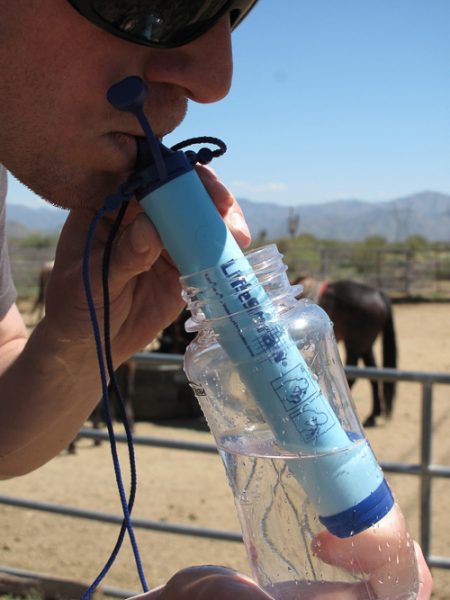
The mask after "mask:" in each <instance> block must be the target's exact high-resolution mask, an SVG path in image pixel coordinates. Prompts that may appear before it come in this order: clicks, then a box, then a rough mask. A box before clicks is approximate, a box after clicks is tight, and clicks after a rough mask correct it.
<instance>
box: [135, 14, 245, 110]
mask: <svg viewBox="0 0 450 600" xmlns="http://www.w3.org/2000/svg"><path fill="white" fill-rule="evenodd" d="M230 33H231V31H230V23H229V18H228V16H225V17H223V18H222V19H221V20H220V21H218V22H217V23H216V24H215V25H214V27H212V28H211V29H210V30H209V31H207V32H206V33H205V34H203V35H202V36H200V37H199V38H197V39H196V40H194V41H193V42H191V43H190V44H186V45H185V46H181V47H179V48H174V49H171V50H158V51H156V53H152V56H151V57H149V60H148V64H147V67H146V71H145V77H146V79H147V81H148V82H149V83H155V82H162V83H169V84H173V85H176V86H178V87H180V88H183V90H184V93H185V95H186V97H187V98H189V99H191V100H194V101H195V102H201V103H207V102H216V101H217V100H221V99H222V98H223V97H224V96H226V95H227V93H228V91H229V89H230V85H231V77H232V72H233V61H232V52H231V35H230Z"/></svg>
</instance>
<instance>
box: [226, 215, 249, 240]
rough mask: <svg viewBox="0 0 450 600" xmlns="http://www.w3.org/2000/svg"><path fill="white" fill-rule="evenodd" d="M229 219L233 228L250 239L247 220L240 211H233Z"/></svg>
mask: <svg viewBox="0 0 450 600" xmlns="http://www.w3.org/2000/svg"><path fill="white" fill-rule="evenodd" d="M229 220H230V223H231V225H232V227H233V229H236V230H237V231H239V232H240V233H241V234H242V235H244V236H245V237H247V238H249V239H250V238H251V235H250V230H249V228H248V226H247V223H246V222H245V219H244V217H243V216H242V215H241V214H240V213H238V212H232V213H231V214H230V215H229Z"/></svg>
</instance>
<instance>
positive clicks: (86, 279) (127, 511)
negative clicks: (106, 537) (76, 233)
mask: <svg viewBox="0 0 450 600" xmlns="http://www.w3.org/2000/svg"><path fill="white" fill-rule="evenodd" d="M130 197H131V194H127V193H125V192H122V193H120V194H116V195H114V196H111V197H109V198H108V199H107V200H106V201H105V204H104V205H103V206H102V208H100V209H99V210H98V212H97V213H96V214H95V216H94V217H93V219H92V221H91V224H90V226H89V230H88V234H87V237H86V243H85V248H84V255H83V284H84V289H85V293H86V300H87V304H88V308H89V314H90V318H91V324H92V329H93V334H94V339H95V345H96V351H97V360H98V365H99V370H100V378H101V384H102V400H103V406H104V409H105V414H106V425H107V428H108V434H109V440H110V445H111V454H112V459H113V465H114V471H115V476H116V482H117V487H118V490H119V495H120V500H121V504H122V511H123V514H124V520H123V522H122V526H121V529H120V532H119V535H118V538H117V541H116V544H115V546H114V549H113V551H112V552H111V555H110V557H109V559H108V560H107V562H106V563H105V565H104V567H103V569H102V570H101V572H100V573H99V575H98V576H97V578H96V579H95V581H94V582H93V583H92V584H91V585H90V587H89V588H88V590H87V591H86V592H85V593H84V594H83V597H82V600H86V599H87V598H89V597H90V596H91V595H92V593H93V592H94V591H95V589H96V588H97V587H98V585H99V583H100V582H101V581H102V579H103V578H104V577H105V575H106V574H107V573H108V571H109V569H110V568H111V566H112V564H113V563H114V560H115V559H116V557H117V554H118V553H119V550H120V547H121V545H122V542H123V539H124V536H125V531H128V535H129V538H130V542H131V546H132V549H133V553H134V557H135V562H136V566H137V570H138V573H139V578H140V580H141V585H142V588H143V590H144V592H146V591H148V585H147V582H146V579H145V575H144V572H143V568H142V562H141V558H140V555H139V549H138V546H137V542H136V538H135V535H134V530H133V526H132V523H131V517H130V515H131V510H132V508H133V504H134V500H135V496H136V465H135V456H134V448H133V438H132V433H131V430H130V427H129V423H128V420H127V416H126V412H125V408H124V404H123V399H122V396H121V394H120V390H119V387H118V385H117V380H116V377H115V375H114V368H113V365H112V358H111V344H110V332H109V289H108V285H106V287H105V281H106V282H107V279H108V271H109V258H110V255H111V246H112V242H113V239H114V237H115V234H116V233H117V230H118V228H119V225H120V222H121V220H122V218H123V215H124V213H125V210H126V206H127V205H128V202H127V201H128V200H129V198H130ZM122 203H124V204H123V205H122V206H121V210H120V211H119V214H118V216H117V218H116V221H115V222H114V225H113V228H112V230H111V232H110V235H109V237H108V240H107V244H106V246H105V254H104V258H103V265H102V279H103V286H104V289H103V295H104V329H105V357H106V360H107V366H108V372H109V375H110V378H111V381H112V384H113V387H114V390H115V392H116V394H117V397H118V398H119V407H120V412H121V416H122V420H123V423H124V426H125V430H126V434H127V440H128V451H129V459H130V470H131V489H130V495H129V500H128V502H127V499H126V496H125V490H124V486H123V480H122V474H121V470H120V461H119V457H118V454H117V446H116V442H115V437H114V428H113V424H112V417H111V411H110V405H109V393H108V383H107V377H106V370H105V363H104V357H103V348H102V341H101V336H100V328H99V324H98V319H97V314H96V309H95V305H94V301H93V297H92V291H91V285H90V276H89V258H90V255H91V249H92V241H93V238H94V233H95V229H96V227H97V225H98V223H99V222H100V220H101V219H102V218H103V216H104V215H105V213H106V212H107V211H108V210H115V209H116V208H118V206H120V205H121V204H122Z"/></svg>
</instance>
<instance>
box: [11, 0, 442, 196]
mask: <svg viewBox="0 0 450 600" xmlns="http://www.w3.org/2000/svg"><path fill="white" fill-rule="evenodd" d="M234 56H235V72H234V83H233V88H232V91H231V93H230V94H229V96H228V97H227V99H225V100H223V101H222V102H220V103H219V104H215V105H194V104H193V105H192V106H191V108H190V112H189V114H188V116H187V117H186V119H185V122H184V123H183V124H182V125H181V127H180V128H179V129H178V130H177V132H176V133H174V134H172V135H171V136H169V137H168V138H167V140H166V142H167V143H170V144H173V143H176V142H177V141H180V140H181V139H185V138H187V137H191V136H196V135H213V136H218V137H221V138H222V139H223V140H224V141H225V142H226V143H227V145H228V148H229V150H228V153H227V154H226V155H225V156H224V157H223V158H221V159H219V160H217V161H215V163H214V167H215V169H216V171H217V172H218V173H219V175H220V176H221V177H222V179H223V180H224V181H225V182H226V183H227V185H228V186H229V187H230V188H231V189H232V190H233V192H234V193H235V195H236V196H237V197H245V198H248V199H251V200H253V201H256V202H275V203H279V204H283V205H292V206H296V205H304V204H311V203H319V202H325V201H329V200H336V199H343V198H359V199H362V200H368V201H382V200H390V199H393V198H398V197H401V196H405V195H408V194H410V193H414V192H418V191H423V190H436V191H440V192H443V193H450V0H259V4H258V6H257V7H256V8H255V9H254V11H253V12H252V14H251V15H250V16H249V18H248V19H247V20H246V21H245V22H244V23H243V24H242V25H241V26H240V27H239V28H238V30H237V31H236V32H235V33H234ZM30 198H31V196H29V197H28V200H29V199H30ZM26 200H27V197H26V195H24V192H23V188H21V187H19V186H17V185H16V184H13V185H11V186H10V201H16V202H18V201H22V202H24V201H26ZM40 202H41V203H42V201H40Z"/></svg>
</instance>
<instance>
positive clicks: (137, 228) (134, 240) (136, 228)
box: [130, 215, 151, 254]
mask: <svg viewBox="0 0 450 600" xmlns="http://www.w3.org/2000/svg"><path fill="white" fill-rule="evenodd" d="M146 219H147V217H144V216H142V215H139V216H138V217H137V218H136V220H135V222H134V223H133V225H132V227H131V237H130V241H131V245H132V246H133V250H134V251H135V252H137V253H138V254H143V253H144V252H148V251H149V250H150V245H151V241H150V232H149V224H148V223H146Z"/></svg>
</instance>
